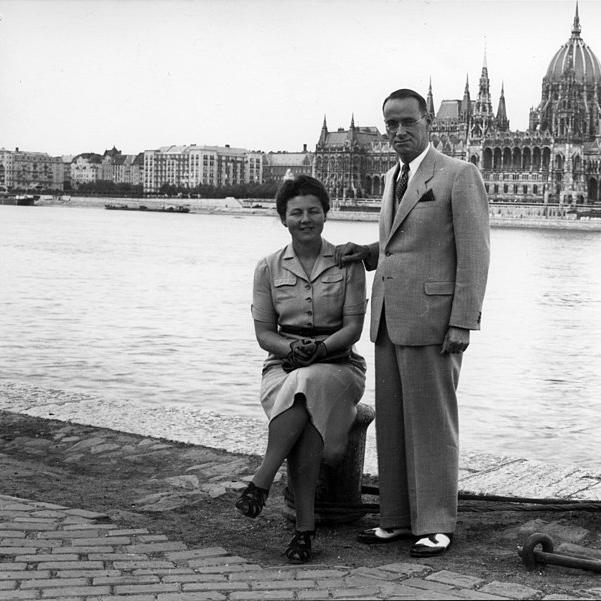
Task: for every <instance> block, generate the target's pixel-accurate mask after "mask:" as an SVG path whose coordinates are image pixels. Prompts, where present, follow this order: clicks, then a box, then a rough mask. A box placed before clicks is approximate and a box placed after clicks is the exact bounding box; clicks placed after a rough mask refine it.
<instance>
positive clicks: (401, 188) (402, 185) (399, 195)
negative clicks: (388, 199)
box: [394, 163, 409, 213]
mask: <svg viewBox="0 0 601 601" xmlns="http://www.w3.org/2000/svg"><path fill="white" fill-rule="evenodd" d="M408 182H409V165H407V163H403V168H402V169H401V177H399V179H398V180H397V183H396V190H395V192H394V199H395V207H394V209H395V210H394V212H395V213H396V212H397V210H398V208H399V205H400V204H401V200H402V199H403V195H404V194H405V191H406V190H407V183H408Z"/></svg>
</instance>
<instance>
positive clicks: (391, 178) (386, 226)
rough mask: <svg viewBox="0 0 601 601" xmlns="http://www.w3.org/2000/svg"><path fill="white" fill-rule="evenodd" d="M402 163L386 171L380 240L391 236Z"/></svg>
mask: <svg viewBox="0 0 601 601" xmlns="http://www.w3.org/2000/svg"><path fill="white" fill-rule="evenodd" d="M399 170H400V165H399V163H398V161H397V164H396V166H394V167H392V169H389V170H388V172H387V173H386V180H385V181H386V183H385V185H384V193H383V194H382V208H381V209H380V240H387V239H388V236H390V227H391V225H392V217H393V211H394V183H395V182H396V179H397V177H398V175H399Z"/></svg>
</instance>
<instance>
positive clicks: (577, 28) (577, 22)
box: [572, 0, 580, 38]
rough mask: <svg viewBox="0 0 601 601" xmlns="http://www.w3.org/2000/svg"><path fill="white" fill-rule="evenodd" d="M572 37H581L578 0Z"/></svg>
mask: <svg viewBox="0 0 601 601" xmlns="http://www.w3.org/2000/svg"><path fill="white" fill-rule="evenodd" d="M572 37H575V38H577V37H580V17H579V16H578V0H576V14H575V15H574V24H573V25H572Z"/></svg>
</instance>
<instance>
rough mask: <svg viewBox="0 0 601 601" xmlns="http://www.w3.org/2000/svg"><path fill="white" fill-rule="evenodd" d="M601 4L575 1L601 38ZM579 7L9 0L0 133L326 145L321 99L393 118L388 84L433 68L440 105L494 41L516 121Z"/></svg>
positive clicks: (125, 147) (78, 145)
mask: <svg viewBox="0 0 601 601" xmlns="http://www.w3.org/2000/svg"><path fill="white" fill-rule="evenodd" d="M599 4H600V3H595V2H592V1H590V0H580V1H579V2H578V7H579V13H580V21H581V24H582V38H583V39H584V41H585V43H587V44H588V45H589V46H590V47H591V49H592V50H593V52H595V53H596V54H597V52H601V43H600V45H599V48H596V47H595V40H596V39H597V38H599V37H600V36H599V34H601V6H600V5H599ZM575 9H576V2H575V1H574V0H546V1H539V0H536V1H535V0H526V1H521V2H513V1H511V2H500V1H498V0H478V1H476V0H472V1H467V2H455V1H444V2H443V1H441V0H434V1H430V2H427V1H425V0H402V1H392V0H390V1H386V0H370V1H369V2H368V1H367V0H351V1H349V2H340V1H338V0H326V1H321V2H320V1H317V0H313V1H309V2H302V3H301V2H298V1H296V0H289V1H279V2H276V1H275V0H256V1H253V2H251V1H246V0H240V1H238V2H234V1H233V0H204V1H198V2H194V1H184V0H173V1H171V2H166V1H163V0H155V1H152V2H141V1H135V0H129V1H125V2H123V1H122V2H119V3H117V2H113V1H103V2H100V1H99V0H72V1H66V2H65V1H62V0H45V1H40V0H25V1H19V2H17V1H16V0H0V61H1V65H0V147H5V148H7V149H14V148H15V147H19V148H20V149H22V150H28V151H40V152H47V153H48V154H51V155H64V154H79V153H82V152H98V153H102V152H103V151H104V150H106V149H109V148H112V147H113V146H116V147H117V148H119V149H120V150H122V151H123V152H124V153H127V154H135V153H138V152H143V151H144V150H148V149H153V148H158V147H161V146H167V145H171V144H176V145H178V144H181V145H186V144H201V145H202V144H206V145H225V144H230V145H231V146H233V147H241V148H247V149H249V150H263V151H265V152H269V151H277V150H284V151H299V150H301V149H302V146H303V144H307V147H308V150H313V149H314V147H315V143H316V142H317V139H318V137H319V130H320V128H321V124H322V121H323V116H324V115H326V117H327V121H328V126H329V128H330V129H337V128H339V127H344V128H348V126H349V124H350V121H351V116H352V115H354V118H355V123H356V124H357V125H358V126H368V125H372V126H373V125H375V126H376V127H378V128H379V129H380V131H383V128H382V126H381V114H380V107H381V100H382V99H383V97H384V96H385V95H386V94H387V93H388V92H390V91H391V90H392V89H395V88H397V87H405V86H406V87H413V88H414V89H417V90H418V91H420V92H422V93H423V94H424V95H425V94H426V92H427V89H428V83H429V81H430V78H431V80H432V89H433V94H434V101H435V107H436V108H438V106H439V104H440V102H441V101H442V100H443V99H449V98H461V96H462V93H463V87H464V85H465V79H466V76H467V77H469V81H470V88H471V90H472V93H474V91H475V90H476V89H477V83H478V79H479V76H480V72H481V68H482V62H483V58H484V54H485V52H486V60H487V65H488V72H489V76H490V81H491V96H492V101H493V106H494V108H495V110H496V107H497V103H498V99H499V95H500V91H501V86H502V85H503V86H504V91H505V98H506V102H507V112H508V117H509V119H510V122H511V129H512V130H515V129H520V130H524V129H526V128H527V125H528V113H529V109H530V107H535V106H537V105H538V103H539V102H540V82H541V80H542V77H543V76H544V74H545V72H546V69H547V67H548V64H549V62H550V60H551V58H552V57H553V55H554V54H555V52H556V51H557V50H558V49H559V47H560V46H561V45H562V44H564V43H565V42H566V41H567V40H568V39H569V37H570V31H571V25H572V20H573V17H574V12H575ZM405 39H406V40H407V41H406V42H405V41H404V40H405ZM406 48H410V49H411V51H410V52H409V53H408V54H407V52H406ZM405 56H407V57H408V59H407V61H405V62H404V58H405ZM416 57H417V58H416Z"/></svg>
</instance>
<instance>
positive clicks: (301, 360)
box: [282, 338, 328, 372]
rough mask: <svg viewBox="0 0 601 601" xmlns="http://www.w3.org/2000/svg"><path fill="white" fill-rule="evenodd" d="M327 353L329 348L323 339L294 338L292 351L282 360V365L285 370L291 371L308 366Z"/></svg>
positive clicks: (291, 345) (291, 346)
mask: <svg viewBox="0 0 601 601" xmlns="http://www.w3.org/2000/svg"><path fill="white" fill-rule="evenodd" d="M327 354H328V349H327V347H326V345H325V344H324V343H323V342H322V341H321V340H312V339H310V338H303V339H301V340H293V341H292V342H291V343H290V352H289V353H288V354H287V355H286V357H284V359H283V360H282V367H283V369H284V371H286V372H290V371H293V370H295V369H298V368H299V367H307V366H308V365H311V364H312V363H315V362H316V361H319V359H321V358H322V357H325V356H326V355H327Z"/></svg>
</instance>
